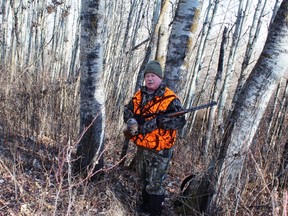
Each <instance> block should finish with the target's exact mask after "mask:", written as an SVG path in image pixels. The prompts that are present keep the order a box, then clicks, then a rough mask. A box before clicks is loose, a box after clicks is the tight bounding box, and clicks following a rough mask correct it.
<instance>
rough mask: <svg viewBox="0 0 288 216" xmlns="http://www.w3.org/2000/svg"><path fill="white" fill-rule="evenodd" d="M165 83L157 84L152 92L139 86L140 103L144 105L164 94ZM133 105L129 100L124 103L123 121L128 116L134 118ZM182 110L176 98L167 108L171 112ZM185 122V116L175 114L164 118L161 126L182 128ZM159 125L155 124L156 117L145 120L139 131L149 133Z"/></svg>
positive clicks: (175, 128)
mask: <svg viewBox="0 0 288 216" xmlns="http://www.w3.org/2000/svg"><path fill="white" fill-rule="evenodd" d="M165 88H166V85H165V83H164V82H162V83H161V84H160V86H159V88H158V89H157V90H156V91H155V92H154V93H153V94H149V93H148V92H147V90H146V87H145V86H142V87H141V91H142V102H141V104H142V105H144V104H146V103H147V102H148V101H152V100H153V98H154V97H155V96H162V95H164V92H165ZM133 110H134V105H133V101H132V100H130V102H129V103H128V104H127V105H125V107H124V122H127V120H128V119H129V118H136V116H135V114H134V113H133ZM180 110H183V108H182V105H181V102H180V100H179V99H178V98H175V99H174V100H172V102H171V103H170V104H169V106H168V108H167V110H166V111H167V112H173V111H180ZM185 123H186V119H185V116H184V115H182V116H177V117H172V118H165V121H164V122H163V124H161V128H162V129H164V130H171V129H172V130H177V129H180V128H182V127H183V126H184V125H185ZM158 127H159V125H158V124H157V121H156V118H154V119H152V120H149V121H146V122H145V123H144V124H143V125H141V127H140V131H139V133H141V134H146V133H149V132H151V131H153V130H155V129H157V128H158Z"/></svg>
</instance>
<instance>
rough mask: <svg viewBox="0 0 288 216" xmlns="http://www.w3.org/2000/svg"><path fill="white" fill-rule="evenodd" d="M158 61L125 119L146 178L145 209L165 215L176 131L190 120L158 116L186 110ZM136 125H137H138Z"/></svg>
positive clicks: (146, 74)
mask: <svg viewBox="0 0 288 216" xmlns="http://www.w3.org/2000/svg"><path fill="white" fill-rule="evenodd" d="M162 78H163V73H162V69H161V66H160V63H159V62H158V61H150V62H149V63H148V64H147V66H146V68H145V70H144V81H145V86H142V87H141V89H140V90H138V91H137V92H136V94H135V95H134V97H133V98H132V99H131V101H130V102H129V104H128V105H126V106H125V109H124V121H125V122H126V124H127V128H128V131H130V133H131V134H132V136H133V137H132V138H131V139H130V140H131V141H132V142H133V143H135V144H136V145H137V147H138V150H137V156H138V158H137V165H136V166H137V171H138V172H139V174H140V177H141V180H142V199H143V204H142V205H141V206H140V208H141V211H143V212H145V213H150V215H161V212H162V203H163V202H164V199H165V187H164V184H163V181H164V179H165V178H166V174H167V170H168V165H169V162H170V160H171V158H172V151H173V148H172V147H173V145H174V143H175V140H176V130H177V129H179V128H181V127H183V126H184V125H185V123H186V120H185V117H184V116H177V117H171V118H167V117H165V118H164V117H156V115H153V114H155V113H165V112H174V111H179V110H182V109H183V108H182V105H181V103H180V100H179V98H178V97H177V96H176V94H175V93H174V92H173V91H171V90H170V89H169V88H167V87H166V85H165V83H164V82H163V81H162ZM135 126H136V127H135Z"/></svg>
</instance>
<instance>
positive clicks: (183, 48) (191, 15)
mask: <svg viewBox="0 0 288 216" xmlns="http://www.w3.org/2000/svg"><path fill="white" fill-rule="evenodd" d="M201 6H202V5H201V4H200V3H199V1H193V0H181V1H180V2H179V3H178V7H177V10H176V14H175V19H174V22H173V26H172V30H171V34H170V38H169V44H168V51H167V57H166V66H165V77H164V79H165V80H166V83H167V86H168V87H169V88H171V89H172V90H174V91H175V92H176V93H179V92H180V90H181V87H182V86H183V84H184V83H185V81H186V79H185V78H186V77H187V76H186V74H185V73H186V72H187V71H186V70H187V64H188V63H187V62H186V61H185V57H186V56H187V53H188V52H189V51H191V48H192V44H193V40H192V39H193V33H194V32H195V30H196V29H197V22H198V19H199V14H200V11H201ZM180 95H181V94H180Z"/></svg>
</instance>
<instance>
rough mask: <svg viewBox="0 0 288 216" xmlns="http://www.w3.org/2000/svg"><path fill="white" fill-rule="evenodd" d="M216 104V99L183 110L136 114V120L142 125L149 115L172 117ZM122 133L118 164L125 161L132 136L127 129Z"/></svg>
mask: <svg viewBox="0 0 288 216" xmlns="http://www.w3.org/2000/svg"><path fill="white" fill-rule="evenodd" d="M216 104H217V102H216V101H212V102H211V103H207V104H203V105H200V106H195V107H191V108H189V109H183V110H180V111H175V112H163V111H159V112H156V113H149V114H147V115H144V116H136V120H137V122H138V124H139V125H142V124H144V123H145V120H146V119H147V118H151V117H154V118H172V117H177V116H181V115H184V114H186V113H189V112H195V111H197V110H201V109H205V108H208V107H212V106H215V105H216ZM123 133H124V135H125V141H124V144H123V147H122V151H121V156H120V160H122V161H121V162H120V165H123V164H124V163H125V160H124V157H125V155H126V153H127V150H128V144H129V140H130V138H132V137H133V136H132V135H131V134H129V132H128V131H127V130H124V131H123Z"/></svg>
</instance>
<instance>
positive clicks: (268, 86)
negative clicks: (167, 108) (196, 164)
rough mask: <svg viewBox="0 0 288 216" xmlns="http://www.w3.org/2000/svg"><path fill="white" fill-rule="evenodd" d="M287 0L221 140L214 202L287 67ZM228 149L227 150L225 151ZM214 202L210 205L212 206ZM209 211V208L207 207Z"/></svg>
mask: <svg viewBox="0 0 288 216" xmlns="http://www.w3.org/2000/svg"><path fill="white" fill-rule="evenodd" d="M287 59H288V0H284V1H283V2H282V4H281V6H280V9H279V11H278V13H277V15H276V17H275V20H274V23H273V24H272V25H271V27H270V28H269V34H268V38H267V41H266V44H265V47H264V50H263V52H262V53H261V56H260V58H259V60H258V62H257V64H256V65H255V67H254V69H253V71H252V72H251V74H250V76H249V78H248V79H247V81H246V83H245V85H244V87H243V90H242V92H241V94H240V96H239V100H238V102H237V104H236V107H235V109H234V111H233V113H232V118H231V120H230V122H229V124H228V127H227V130H226V131H225V132H226V133H225V134H226V135H225V137H224V139H223V143H222V145H223V149H222V150H224V153H223V152H222V153H223V154H222V155H221V156H224V158H219V160H220V161H221V160H222V159H224V160H223V164H221V165H222V166H220V168H221V170H220V174H219V176H218V180H217V184H216V190H215V191H216V192H215V194H214V196H213V200H212V201H213V204H215V205H216V208H215V209H217V206H219V205H221V201H223V200H224V199H225V198H226V197H227V194H228V192H229V191H230V190H231V188H232V187H233V184H234V183H235V179H236V177H237V176H238V175H239V174H240V171H241V167H242V164H243V161H244V159H245V157H246V154H247V152H248V150H249V148H250V146H251V143H252V140H253V138H254V135H255V133H256V131H257V128H258V125H259V123H260V120H261V118H262V116H263V114H264V112H265V109H266V107H267V104H268V102H269V100H270V98H271V96H272V95H273V93H274V91H275V90H276V88H277V86H278V84H279V82H280V80H281V79H282V78H283V77H284V76H285V73H286V71H287V68H288V61H287ZM225 149H227V150H225ZM215 205H210V207H212V208H213V206H214V207H215ZM210 210H211V211H212V209H210Z"/></svg>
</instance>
